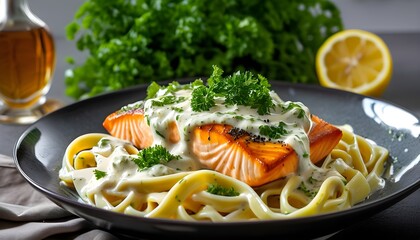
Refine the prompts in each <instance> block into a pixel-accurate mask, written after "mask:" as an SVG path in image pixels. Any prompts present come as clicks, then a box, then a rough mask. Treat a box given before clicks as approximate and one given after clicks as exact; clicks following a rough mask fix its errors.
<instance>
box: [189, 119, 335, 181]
mask: <svg viewBox="0 0 420 240" xmlns="http://www.w3.org/2000/svg"><path fill="white" fill-rule="evenodd" d="M312 120H313V121H314V127H313V128H312V129H311V131H310V133H309V136H308V137H309V141H310V153H311V155H310V157H311V161H312V162H313V163H317V162H319V161H321V160H322V159H323V158H325V157H326V156H327V155H328V154H329V153H330V152H331V150H332V149H333V148H334V147H335V146H336V145H337V143H338V142H339V141H340V139H341V136H342V133H341V130H340V129H338V128H337V127H335V126H333V125H331V124H329V123H327V122H325V121H323V120H321V119H320V118H318V117H316V116H313V117H312ZM191 142H192V150H193V152H194V154H195V155H196V157H197V158H198V160H199V161H200V162H201V164H203V165H204V166H206V167H208V168H210V169H214V170H216V171H218V172H221V173H223V174H225V175H229V176H231V177H234V178H236V179H239V180H241V181H243V182H245V183H247V184H248V185H250V186H253V187H254V186H260V185H263V184H265V183H268V182H270V181H273V180H276V179H279V178H282V177H285V176H287V175H289V174H290V173H294V172H296V170H297V168H298V165H299V159H298V156H297V154H296V152H295V151H294V150H293V148H292V147H291V146H290V145H288V144H285V143H279V142H265V141H260V140H259V139H258V138H253V137H252V136H250V135H249V134H248V133H246V132H244V131H240V132H239V133H238V132H237V130H236V131H235V129H234V128H233V127H232V126H230V125H222V124H209V125H203V126H200V127H197V128H195V129H194V131H193V139H192V141H191Z"/></svg>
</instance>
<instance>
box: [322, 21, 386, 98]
mask: <svg viewBox="0 0 420 240" xmlns="http://www.w3.org/2000/svg"><path fill="white" fill-rule="evenodd" d="M316 72H317V75H318V78H319V82H320V84H321V86H324V87H330V88H337V89H341V90H346V91H351V92H355V93H359V94H363V95H367V96H373V97H379V96H381V95H382V94H383V92H384V91H385V89H386V88H387V86H388V85H389V82H390V79H391V75H392V58H391V54H390V52H389V49H388V47H387V45H386V44H385V43H384V41H383V40H382V39H381V38H380V37H379V36H377V35H375V34H373V33H370V32H367V31H363V30H357V29H348V30H343V31H340V32H337V33H335V34H333V35H332V36H330V37H329V38H328V39H327V40H326V41H325V42H324V43H323V44H322V46H321V47H320V48H319V50H318V52H317V55H316Z"/></svg>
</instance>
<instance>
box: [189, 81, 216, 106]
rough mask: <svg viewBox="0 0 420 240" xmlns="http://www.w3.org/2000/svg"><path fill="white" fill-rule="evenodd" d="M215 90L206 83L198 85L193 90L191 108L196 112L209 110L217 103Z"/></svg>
mask: <svg viewBox="0 0 420 240" xmlns="http://www.w3.org/2000/svg"><path fill="white" fill-rule="evenodd" d="M215 104H216V103H215V101H214V92H212V91H211V90H210V89H209V88H207V87H205V86H204V85H202V86H198V87H197V88H195V89H194V90H193V92H192V99H191V108H192V110H193V111H195V112H202V111H208V110H210V108H211V107H213V106H214V105H215Z"/></svg>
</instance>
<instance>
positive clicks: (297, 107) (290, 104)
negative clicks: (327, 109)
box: [283, 102, 305, 118]
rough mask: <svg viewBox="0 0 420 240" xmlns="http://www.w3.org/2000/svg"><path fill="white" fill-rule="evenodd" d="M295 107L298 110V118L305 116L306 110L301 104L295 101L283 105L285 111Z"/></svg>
mask: <svg viewBox="0 0 420 240" xmlns="http://www.w3.org/2000/svg"><path fill="white" fill-rule="evenodd" d="M293 109H294V110H295V111H296V112H297V118H303V117H304V116H305V110H303V108H302V106H301V105H299V104H297V103H295V102H290V103H289V104H287V106H283V111H290V110H293Z"/></svg>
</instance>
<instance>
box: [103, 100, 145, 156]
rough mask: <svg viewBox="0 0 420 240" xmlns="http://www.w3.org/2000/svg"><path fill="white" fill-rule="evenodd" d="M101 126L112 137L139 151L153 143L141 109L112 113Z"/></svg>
mask: <svg viewBox="0 0 420 240" xmlns="http://www.w3.org/2000/svg"><path fill="white" fill-rule="evenodd" d="M102 125H103V127H104V128H105V129H106V130H107V131H108V133H109V134H111V135H112V136H114V137H118V138H120V139H123V140H128V141H130V142H131V143H133V144H134V146H136V147H138V148H140V149H143V148H146V147H149V146H151V145H152V143H153V136H152V130H151V129H150V127H149V125H148V124H147V122H146V119H145V117H144V111H143V109H142V108H133V109H129V110H118V111H116V112H113V113H111V114H110V115H108V116H107V117H106V118H105V120H104V122H103V123H102Z"/></svg>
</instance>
